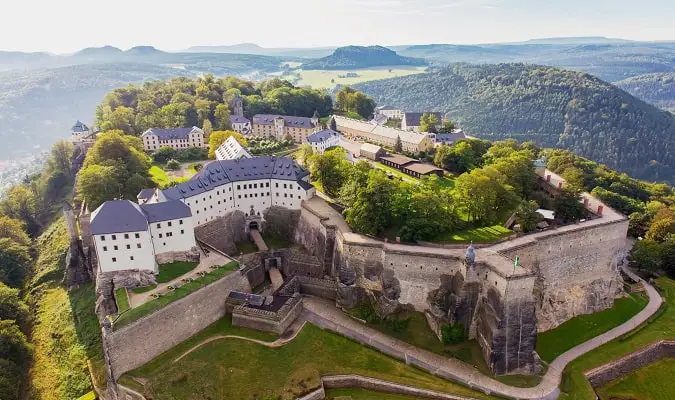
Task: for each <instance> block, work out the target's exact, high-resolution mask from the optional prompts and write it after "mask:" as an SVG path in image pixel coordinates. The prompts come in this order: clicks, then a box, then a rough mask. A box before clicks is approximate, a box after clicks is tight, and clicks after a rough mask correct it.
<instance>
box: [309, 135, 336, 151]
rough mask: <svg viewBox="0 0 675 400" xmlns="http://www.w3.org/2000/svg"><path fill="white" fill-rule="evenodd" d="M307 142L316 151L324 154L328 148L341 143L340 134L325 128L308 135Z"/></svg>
mask: <svg viewBox="0 0 675 400" xmlns="http://www.w3.org/2000/svg"><path fill="white" fill-rule="evenodd" d="M307 143H309V145H310V146H312V149H314V151H317V152H319V154H323V152H324V151H326V149H327V148H329V147H335V146H339V145H340V134H339V133H338V132H335V131H334V130H332V129H324V130H322V131H319V132H315V133H313V134H311V135H309V136H307Z"/></svg>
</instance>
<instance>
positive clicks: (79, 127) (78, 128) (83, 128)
mask: <svg viewBox="0 0 675 400" xmlns="http://www.w3.org/2000/svg"><path fill="white" fill-rule="evenodd" d="M71 130H72V132H89V127H88V126H87V125H85V124H84V123H83V122H82V121H80V120H79V119H78V120H77V122H75V125H73V127H72V129H71Z"/></svg>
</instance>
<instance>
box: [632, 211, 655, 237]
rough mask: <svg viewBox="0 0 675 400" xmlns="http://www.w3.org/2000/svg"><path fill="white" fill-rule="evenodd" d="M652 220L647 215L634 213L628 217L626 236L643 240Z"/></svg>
mask: <svg viewBox="0 0 675 400" xmlns="http://www.w3.org/2000/svg"><path fill="white" fill-rule="evenodd" d="M651 221H652V218H651V216H650V215H649V214H647V213H644V212H639V211H636V212H634V213H631V214H630V215H629V216H628V234H629V235H630V236H632V237H634V238H643V237H644V236H645V233H646V232H647V229H649V224H650V223H651Z"/></svg>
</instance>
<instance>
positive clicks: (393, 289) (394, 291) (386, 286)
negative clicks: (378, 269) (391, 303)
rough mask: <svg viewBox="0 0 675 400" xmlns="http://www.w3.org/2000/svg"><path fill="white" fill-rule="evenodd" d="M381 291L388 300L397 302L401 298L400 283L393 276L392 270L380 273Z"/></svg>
mask: <svg viewBox="0 0 675 400" xmlns="http://www.w3.org/2000/svg"><path fill="white" fill-rule="evenodd" d="M382 289H383V290H384V295H385V296H386V297H387V298H388V299H391V300H398V299H399V298H400V297H401V283H400V282H399V281H398V279H397V278H396V276H394V271H393V270H391V269H385V270H384V272H383V273H382Z"/></svg>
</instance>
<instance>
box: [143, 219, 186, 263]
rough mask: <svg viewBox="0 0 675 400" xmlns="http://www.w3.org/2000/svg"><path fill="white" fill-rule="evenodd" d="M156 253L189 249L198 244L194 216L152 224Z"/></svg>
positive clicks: (151, 230)
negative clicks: (193, 221)
mask: <svg viewBox="0 0 675 400" xmlns="http://www.w3.org/2000/svg"><path fill="white" fill-rule="evenodd" d="M150 233H151V235H152V242H153V244H154V246H155V254H162V253H166V252H170V251H189V250H190V249H192V248H193V247H195V246H197V242H196V241H195V234H194V224H193V223H192V218H191V217H187V218H179V219H173V220H169V221H161V222H153V223H151V224H150Z"/></svg>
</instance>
